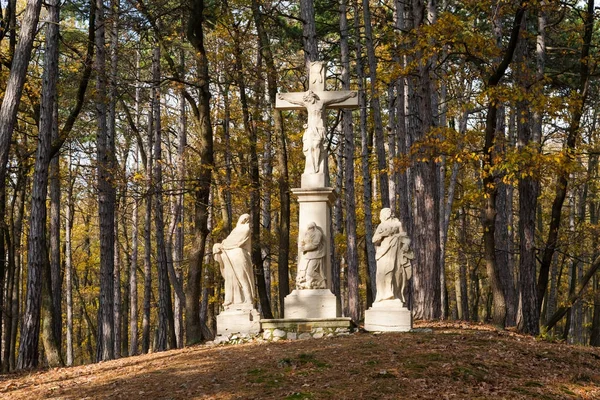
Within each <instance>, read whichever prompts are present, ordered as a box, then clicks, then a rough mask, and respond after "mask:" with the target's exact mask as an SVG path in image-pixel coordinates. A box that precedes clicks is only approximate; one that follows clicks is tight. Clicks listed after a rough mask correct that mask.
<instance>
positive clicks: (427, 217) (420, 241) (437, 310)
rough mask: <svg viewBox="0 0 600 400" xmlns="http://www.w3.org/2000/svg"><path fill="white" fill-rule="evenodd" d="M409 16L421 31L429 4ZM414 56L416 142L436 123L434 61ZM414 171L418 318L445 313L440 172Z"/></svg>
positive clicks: (422, 165)
mask: <svg viewBox="0 0 600 400" xmlns="http://www.w3.org/2000/svg"><path fill="white" fill-rule="evenodd" d="M409 15H410V16H411V18H410V22H411V24H412V25H411V26H409V27H410V28H413V29H415V30H417V31H419V30H421V29H422V28H423V27H424V26H425V25H426V24H427V20H426V18H425V15H426V4H424V2H423V1H421V0H412V1H411V4H410V12H409ZM414 58H415V60H416V61H417V64H416V70H415V71H414V74H412V75H411V77H410V78H409V79H408V83H409V85H408V93H409V98H408V100H409V109H410V111H409V115H410V118H409V119H408V127H409V129H408V132H409V134H410V135H411V142H412V143H415V142H417V141H420V140H423V139H425V138H426V137H427V134H428V132H429V130H430V129H431V128H432V127H433V126H434V116H433V104H432V98H433V96H432V80H431V76H430V74H431V68H432V66H431V60H430V59H428V58H427V57H426V56H424V55H423V54H421V53H420V52H417V53H416V54H415V55H414ZM417 157H418V155H417ZM411 172H412V173H413V176H412V178H411V180H410V181H411V192H412V193H413V195H414V199H413V209H412V215H413V221H412V222H413V226H412V232H411V233H412V238H413V246H414V252H415V259H414V262H413V270H414V272H413V303H412V310H413V315H414V316H415V318H418V319H435V318H439V317H440V316H441V286H440V253H439V252H440V250H439V248H440V246H439V244H440V236H439V208H438V204H439V199H438V196H439V191H438V187H439V186H438V185H439V183H438V180H439V173H438V170H437V166H436V164H435V161H434V160H432V159H428V160H427V161H425V160H416V161H415V162H414V163H413V167H412V168H411Z"/></svg>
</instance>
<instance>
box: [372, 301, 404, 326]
mask: <svg viewBox="0 0 600 400" xmlns="http://www.w3.org/2000/svg"><path fill="white" fill-rule="evenodd" d="M411 329H412V314H411V312H410V310H409V309H408V308H406V307H404V305H403V304H402V301H400V300H399V299H395V300H384V301H379V302H377V303H373V306H372V307H371V308H369V309H368V310H367V311H366V312H365V330H366V331H371V332H374V331H375V332H408V331H410V330H411Z"/></svg>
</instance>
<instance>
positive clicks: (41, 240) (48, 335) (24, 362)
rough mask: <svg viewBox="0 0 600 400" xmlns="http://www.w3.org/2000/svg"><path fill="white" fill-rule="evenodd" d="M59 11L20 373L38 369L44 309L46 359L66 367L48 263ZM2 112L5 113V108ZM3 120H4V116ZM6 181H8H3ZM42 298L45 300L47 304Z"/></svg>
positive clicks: (45, 93)
mask: <svg viewBox="0 0 600 400" xmlns="http://www.w3.org/2000/svg"><path fill="white" fill-rule="evenodd" d="M58 10H59V9H58V2H57V1H55V0H51V1H50V2H49V3H48V13H49V20H50V21H52V23H50V24H48V29H47V32H46V59H45V65H44V75H43V82H42V88H43V90H42V102H41V109H40V127H39V134H38V148H37V153H36V160H35V168H34V175H33V188H32V190H31V210H30V217H29V240H28V248H27V266H28V269H27V299H26V305H25V315H24V318H23V324H22V326H21V343H20V346H19V359H18V361H17V368H19V369H21V368H32V367H36V366H37V363H38V340H39V333H40V313H41V309H42V308H43V309H44V311H43V313H42V314H43V316H44V334H43V343H44V349H45V354H46V359H47V361H48V364H49V365H51V366H57V365H60V364H62V360H61V358H60V348H59V347H58V343H57V339H56V337H55V336H54V334H55V331H54V323H53V319H52V318H53V317H54V315H53V312H52V308H53V307H52V306H53V304H52V293H51V275H50V274H49V272H50V271H49V270H50V264H49V262H50V261H49V259H48V248H47V247H46V215H47V214H46V212H47V211H46V198H47V194H48V167H49V165H50V146H51V140H52V130H53V129H56V123H57V121H56V119H55V114H54V109H55V107H56V101H57V90H56V85H57V80H58V19H59V16H58V15H59V14H58V12H59V11H58ZM13 68H14V64H13ZM7 94H8V93H7ZM7 94H5V96H6V95H7ZM5 100H6V97H5ZM17 102H18V100H17ZM2 111H4V107H3V108H2ZM0 118H2V115H1V114H0ZM0 129H2V128H0ZM3 180H4V178H2V181H3ZM43 287H44V289H43ZM42 291H44V292H45V294H44V295H43V294H42ZM42 296H44V299H43V300H42ZM42 302H43V304H42Z"/></svg>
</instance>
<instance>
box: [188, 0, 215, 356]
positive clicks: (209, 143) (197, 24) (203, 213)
mask: <svg viewBox="0 0 600 400" xmlns="http://www.w3.org/2000/svg"><path fill="white" fill-rule="evenodd" d="M203 11H204V0H193V2H192V10H191V12H190V16H189V20H188V26H187V38H188V40H189V41H190V43H191V44H192V46H193V47H194V49H195V50H196V63H197V67H198V68H197V79H198V83H199V86H198V90H199V99H198V107H197V108H196V109H195V110H194V115H195V117H196V119H197V124H198V132H199V139H200V147H199V148H198V155H199V157H200V171H199V172H198V176H197V177H196V179H195V188H194V192H195V193H194V194H195V200H194V207H195V211H194V213H195V215H194V236H195V239H194V251H193V254H192V255H191V257H190V258H191V259H190V267H189V271H188V281H187V285H186V302H185V308H186V344H188V345H190V344H194V343H197V342H198V341H200V340H201V338H202V329H201V321H200V309H199V306H200V283H201V277H202V260H203V259H204V252H205V248H206V238H207V236H208V233H209V231H208V211H209V207H208V206H209V197H210V183H211V168H212V166H213V163H214V160H213V133H212V125H211V123H210V89H209V73H208V59H207V57H206V49H205V47H204V32H203V21H204V15H203ZM190 104H194V105H195V103H190Z"/></svg>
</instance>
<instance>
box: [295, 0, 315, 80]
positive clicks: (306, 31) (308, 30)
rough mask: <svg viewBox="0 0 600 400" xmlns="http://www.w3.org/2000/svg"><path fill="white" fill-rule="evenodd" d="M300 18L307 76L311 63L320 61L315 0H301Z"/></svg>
mask: <svg viewBox="0 0 600 400" xmlns="http://www.w3.org/2000/svg"><path fill="white" fill-rule="evenodd" d="M300 18H301V19H302V45H303V47H302V48H303V49H304V64H305V67H306V76H309V72H310V63H311V62H313V61H319V46H318V42H317V28H316V25H315V5H314V0H300Z"/></svg>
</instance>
